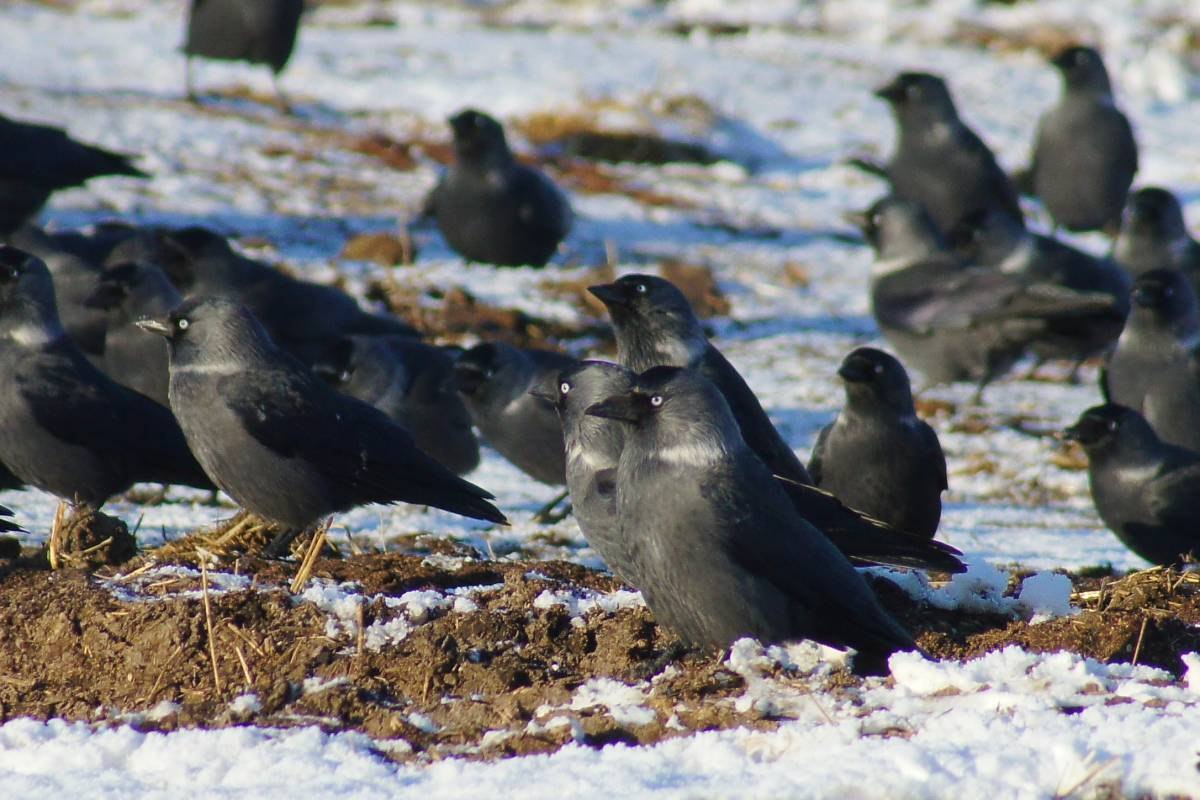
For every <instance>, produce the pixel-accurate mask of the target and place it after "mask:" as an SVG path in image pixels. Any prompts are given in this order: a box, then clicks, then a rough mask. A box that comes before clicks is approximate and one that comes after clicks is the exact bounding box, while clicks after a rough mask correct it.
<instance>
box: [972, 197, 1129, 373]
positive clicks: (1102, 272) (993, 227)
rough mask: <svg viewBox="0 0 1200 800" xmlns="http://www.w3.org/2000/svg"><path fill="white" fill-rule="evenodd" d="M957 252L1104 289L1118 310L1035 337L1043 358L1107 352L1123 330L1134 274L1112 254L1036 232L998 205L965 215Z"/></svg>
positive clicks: (1084, 288)
mask: <svg viewBox="0 0 1200 800" xmlns="http://www.w3.org/2000/svg"><path fill="white" fill-rule="evenodd" d="M950 242H951V244H952V246H953V248H954V251H955V252H956V253H957V254H958V255H959V257H960V258H962V259H963V260H964V261H966V262H967V263H969V264H973V265H977V266H983V267H992V268H994V269H998V270H1001V271H1002V272H1007V273H1009V274H1012V275H1017V276H1020V277H1022V278H1025V279H1026V280H1028V281H1029V282H1032V283H1050V284H1054V285H1055V286H1062V287H1064V288H1066V289H1073V290H1075V291H1078V292H1103V293H1104V294H1107V295H1108V296H1109V297H1111V298H1112V299H1113V304H1114V306H1115V308H1116V311H1117V312H1118V315H1119V316H1118V315H1112V316H1108V317H1104V318H1102V319H1098V320H1096V322H1097V324H1096V325H1094V326H1079V327H1077V328H1075V329H1074V330H1071V331H1063V332H1061V333H1062V334H1063V335H1061V336H1059V337H1057V338H1050V337H1047V338H1045V339H1041V340H1039V341H1037V342H1034V343H1033V345H1032V346H1031V347H1030V349H1031V350H1032V351H1033V353H1034V355H1036V356H1037V357H1038V358H1039V359H1040V360H1049V359H1056V358H1061V359H1067V360H1070V361H1074V362H1076V364H1077V365H1078V364H1079V363H1080V362H1083V361H1085V360H1087V359H1089V358H1091V357H1093V356H1098V355H1102V354H1104V353H1107V352H1108V350H1109V349H1111V348H1112V345H1113V344H1114V343H1115V342H1116V340H1117V337H1118V336H1120V335H1121V328H1122V327H1123V326H1124V325H1125V316H1126V315H1127V314H1128V313H1129V290H1130V289H1131V288H1132V286H1133V282H1132V281H1131V280H1130V278H1129V275H1128V274H1127V273H1126V272H1125V270H1124V269H1122V268H1121V266H1120V265H1119V264H1117V263H1116V262H1115V261H1113V260H1111V259H1108V258H1097V257H1096V256H1093V255H1090V254H1088V253H1085V252H1083V251H1082V250H1079V249H1076V248H1074V247H1072V246H1071V245H1069V244H1066V243H1065V242H1063V241H1061V240H1059V239H1056V238H1054V237H1052V236H1045V235H1043V234H1040V233H1034V232H1032V231H1030V230H1029V229H1027V228H1026V227H1025V226H1024V225H1022V224H1021V223H1019V222H1017V221H1016V220H1014V219H1013V218H1012V217H1010V216H1008V215H1007V214H1005V213H1004V212H1002V211H997V210H995V209H992V210H989V211H986V212H983V213H981V214H979V215H972V216H971V217H968V218H966V219H964V220H963V221H962V222H961V223H959V226H958V227H957V228H955V230H954V231H952V232H951V235H950Z"/></svg>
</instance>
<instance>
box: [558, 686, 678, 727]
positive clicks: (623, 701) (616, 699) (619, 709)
mask: <svg viewBox="0 0 1200 800" xmlns="http://www.w3.org/2000/svg"><path fill="white" fill-rule="evenodd" d="M643 685H644V684H643ZM645 702H646V693H645V691H643V690H642V689H640V688H638V687H637V686H630V685H628V684H624V683H621V682H620V681H615V680H613V679H612V678H592V679H590V680H588V681H587V682H586V683H584V684H583V685H582V686H580V687H579V688H577V689H576V690H575V692H574V694H572V695H571V703H570V705H569V706H568V708H570V709H571V710H573V711H584V710H587V709H590V708H595V707H596V706H601V707H603V708H606V709H608V713H609V714H610V715H611V716H612V718H613V719H614V720H616V722H617V724H618V725H635V726H636V725H649V724H650V723H652V722H654V721H655V720H656V719H658V716H657V715H656V714H655V713H654V710H653V709H650V708H647V707H646V705H645Z"/></svg>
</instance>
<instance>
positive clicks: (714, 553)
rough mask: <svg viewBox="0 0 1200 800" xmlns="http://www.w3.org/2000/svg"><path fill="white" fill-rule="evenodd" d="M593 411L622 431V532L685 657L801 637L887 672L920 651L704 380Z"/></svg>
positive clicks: (652, 376)
mask: <svg viewBox="0 0 1200 800" xmlns="http://www.w3.org/2000/svg"><path fill="white" fill-rule="evenodd" d="M588 413H589V414H592V415H594V416H601V417H606V418H610V419H616V420H619V421H621V422H623V423H625V424H627V425H628V426H629V429H628V431H627V436H626V441H625V447H624V450H623V452H622V454H621V461H620V465H619V467H618V470H617V497H618V509H619V510H618V520H619V524H620V530H621V535H622V537H623V538H624V539H625V540H626V542H627V543H628V547H629V548H630V554H631V557H632V559H633V562H634V565H633V572H634V574H635V575H636V576H637V579H638V582H639V584H638V588H639V589H641V590H642V594H643V596H644V597H645V599H646V604H647V605H648V606H649V607H650V610H651V612H652V613H653V614H654V616H655V618H656V619H657V620H658V621H659V623H661V624H662V625H663V626H664V627H666V628H668V629H669V630H671V631H672V632H674V633H675V634H676V635H677V636H679V637H680V638H681V639H682V640H683V641H684V642H685V643H687V644H690V645H696V646H702V647H710V648H719V647H726V646H728V645H730V644H732V643H733V642H734V641H735V640H737V639H739V638H741V637H743V636H752V637H755V638H757V639H759V640H760V641H762V642H764V643H769V642H783V641H790V640H795V639H799V638H808V639H813V640H815V641H818V642H821V643H823V644H826V645H830V646H832V647H837V648H845V647H847V646H849V647H853V648H854V649H855V650H856V651H858V656H857V658H856V660H855V668H856V669H857V670H859V671H861V672H868V673H874V674H882V673H886V671H887V658H888V656H890V655H891V654H892V653H894V652H896V651H898V650H912V649H916V645H915V643H914V642H913V639H912V637H911V636H910V635H909V634H908V632H907V631H905V630H904V629H903V628H902V627H900V625H899V624H897V623H896V621H895V620H894V619H892V617H891V616H890V615H889V614H888V613H887V612H886V611H884V609H883V608H882V606H880V605H879V601H878V599H877V598H876V597H875V595H874V593H873V592H872V591H871V589H870V587H868V586H867V584H866V582H865V581H864V580H863V578H862V577H861V576H860V575H859V574H858V573H857V572H856V571H855V570H854V568H853V567H852V566H851V565H850V562H849V561H847V560H846V558H845V557H844V556H843V555H842V554H841V553H840V552H838V550H837V548H836V547H834V546H833V544H832V543H830V541H829V540H828V539H827V538H826V537H825V536H824V535H823V534H822V533H821V532H820V531H819V530H817V529H816V528H815V527H813V526H812V525H811V524H810V523H809V522H808V521H807V520H805V519H804V518H803V517H801V516H800V515H799V514H798V513H797V512H796V510H795V509H794V508H793V506H792V504H791V502H790V501H789V500H788V497H787V494H786V493H785V492H784V491H783V489H782V488H781V487H780V485H779V483H778V482H777V481H776V480H775V479H774V478H773V476H772V473H771V470H770V468H768V467H767V466H766V465H765V464H764V463H763V462H762V461H761V460H759V458H758V456H756V455H755V454H754V451H753V450H751V449H750V447H749V446H748V445H747V444H746V442H745V440H744V439H743V438H742V436H741V434H740V432H739V427H738V424H737V421H736V420H735V419H734V418H733V414H732V412H731V411H730V408H729V405H728V403H726V401H725V398H724V397H723V395H722V393H721V391H720V390H719V389H718V388H717V387H716V386H714V385H713V384H712V382H711V381H709V380H708V379H706V378H705V377H704V376H703V375H700V374H699V373H697V372H695V371H692V370H686V369H678V368H674V367H659V368H655V369H651V370H648V371H647V372H645V373H643V374H642V375H639V376H638V380H637V383H636V385H635V386H634V388H633V390H632V391H629V392H626V393H624V394H619V395H616V396H613V397H610V398H608V399H607V400H604V401H603V402H601V403H598V404H596V405H593V406H591V407H590V408H589V409H588Z"/></svg>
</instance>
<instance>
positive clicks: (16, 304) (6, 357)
mask: <svg viewBox="0 0 1200 800" xmlns="http://www.w3.org/2000/svg"><path fill="white" fill-rule="evenodd" d="M0 374H3V376H4V383H5V385H6V387H7V390H6V391H5V392H4V393H3V395H0V462H3V464H4V466H5V467H7V468H8V469H9V470H11V471H12V473H13V474H14V475H16V476H17V477H18V478H19V479H20V480H21V481H22V482H23V483H27V484H30V485H32V486H36V487H38V488H40V489H43V490H45V491H47V492H50V493H51V494H55V495H57V496H58V497H61V498H63V499H64V500H69V501H77V502H80V503H83V504H85V505H87V506H90V507H92V508H98V507H99V506H101V505H102V504H103V503H104V502H105V501H106V500H107V499H108V498H109V497H111V496H112V495H114V494H118V493H120V492H124V491H126V490H127V489H129V487H130V486H132V485H133V484H134V483H137V482H142V481H146V482H155V483H182V484H187V485H190V486H196V487H200V488H212V482H211V481H210V480H209V479H208V477H207V476H206V475H205V474H204V472H203V471H202V470H201V468H200V465H199V464H198V463H196V460H195V459H194V458H193V457H192V454H191V453H190V452H189V451H188V447H187V444H186V443H185V442H184V438H183V434H182V433H181V432H180V430H179V427H178V425H177V424H176V422H175V419H174V418H173V417H172V416H171V412H170V411H168V410H167V409H166V408H164V407H162V406H160V405H159V404H158V403H155V402H154V401H153V400H150V399H149V398H147V397H145V396H143V395H140V394H138V393H137V392H134V391H131V390H129V389H126V388H125V387H124V386H121V385H119V384H117V383H115V382H114V381H113V380H111V379H110V378H109V377H108V376H106V375H104V374H103V373H102V372H100V370H98V369H97V368H96V367H94V366H93V365H92V364H91V363H90V362H89V361H88V360H87V359H86V358H84V357H83V355H82V353H80V351H79V349H78V348H77V347H76V346H75V345H74V343H72V342H71V340H70V339H69V338H67V336H66V334H65V333H64V332H63V329H62V325H61V324H60V323H59V321H58V315H57V312H56V309H55V306H54V290H53V287H52V285H51V282H50V273H49V272H48V271H47V269H46V265H45V264H43V263H42V262H41V261H40V260H39V259H37V258H36V257H33V256H30V255H29V254H27V253H25V252H23V251H20V250H17V249H16V248H13V247H2V248H0Z"/></svg>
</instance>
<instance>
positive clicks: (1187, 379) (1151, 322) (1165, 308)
mask: <svg viewBox="0 0 1200 800" xmlns="http://www.w3.org/2000/svg"><path fill="white" fill-rule="evenodd" d="M1106 383H1107V389H1108V392H1109V398H1110V399H1111V400H1112V402H1114V403H1119V404H1120V405H1123V406H1128V407H1130V408H1132V409H1134V410H1135V411H1137V412H1138V413H1140V414H1141V415H1142V416H1144V417H1145V418H1146V421H1147V422H1149V423H1150V426H1151V427H1152V428H1154V432H1155V433H1157V434H1158V436H1159V438H1161V439H1162V440H1163V441H1165V442H1170V443H1171V444H1174V445H1179V446H1180V447H1186V448H1188V449H1189V450H1200V310H1198V309H1197V302H1196V293H1195V292H1194V291H1192V286H1191V284H1190V283H1189V282H1188V280H1187V278H1186V277H1184V275H1183V273H1182V272H1179V271H1178V270H1174V269H1156V270H1151V271H1150V272H1147V273H1145V274H1143V275H1142V276H1140V277H1139V278H1138V279H1137V281H1136V283H1135V284H1134V287H1133V310H1132V311H1130V312H1129V320H1128V322H1126V323H1125V330H1124V331H1122V333H1121V338H1120V339H1118V340H1117V347H1116V349H1115V350H1114V351H1113V354H1112V356H1111V357H1110V358H1109V360H1108V368H1107V377H1106Z"/></svg>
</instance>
